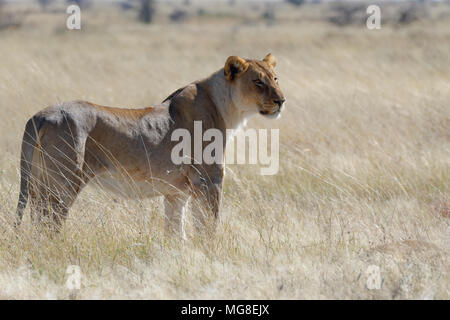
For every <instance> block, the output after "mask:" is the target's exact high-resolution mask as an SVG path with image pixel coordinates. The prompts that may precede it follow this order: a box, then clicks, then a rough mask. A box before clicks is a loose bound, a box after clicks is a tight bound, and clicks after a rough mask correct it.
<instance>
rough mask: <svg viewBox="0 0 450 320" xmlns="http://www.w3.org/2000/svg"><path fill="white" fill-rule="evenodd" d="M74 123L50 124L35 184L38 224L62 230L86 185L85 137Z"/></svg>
mask: <svg viewBox="0 0 450 320" xmlns="http://www.w3.org/2000/svg"><path fill="white" fill-rule="evenodd" d="M76 129H77V128H76V126H75V125H74V124H73V123H71V122H70V121H63V122H62V123H61V124H51V123H50V124H48V125H47V127H46V130H45V134H43V136H42V137H41V141H40V150H41V152H40V161H39V163H40V168H39V175H38V177H37V179H36V182H35V184H34V185H35V186H36V187H35V189H37V190H38V192H37V195H36V196H35V197H34V202H35V205H34V207H35V212H36V214H37V216H36V217H35V221H36V222H37V223H38V224H42V223H44V224H45V225H49V226H51V227H52V229H54V230H55V231H59V230H60V228H61V226H62V223H63V222H64V221H65V219H66V217H67V214H68V211H69V209H70V207H71V206H72V204H73V202H74V201H75V199H76V197H77V196H78V194H79V193H80V191H81V189H82V188H83V186H84V185H85V182H86V181H85V179H84V176H83V171H82V170H83V164H84V149H85V138H84V137H83V136H82V135H81V134H80V133H79V132H78V131H77V130H76Z"/></svg>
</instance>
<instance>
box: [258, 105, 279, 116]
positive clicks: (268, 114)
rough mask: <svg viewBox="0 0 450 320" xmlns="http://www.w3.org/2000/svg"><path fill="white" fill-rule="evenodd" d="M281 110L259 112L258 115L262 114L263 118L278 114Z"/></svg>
mask: <svg viewBox="0 0 450 320" xmlns="http://www.w3.org/2000/svg"><path fill="white" fill-rule="evenodd" d="M280 111H281V108H279V107H278V108H276V109H275V110H270V111H269V110H259V113H260V114H262V115H263V116H272V115H274V114H277V113H280Z"/></svg>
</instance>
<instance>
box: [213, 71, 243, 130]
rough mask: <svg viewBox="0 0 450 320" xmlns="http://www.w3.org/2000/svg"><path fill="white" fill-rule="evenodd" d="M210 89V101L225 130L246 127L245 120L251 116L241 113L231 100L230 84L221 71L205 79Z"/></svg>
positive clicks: (240, 109)
mask: <svg viewBox="0 0 450 320" xmlns="http://www.w3.org/2000/svg"><path fill="white" fill-rule="evenodd" d="M206 82H208V85H209V87H210V89H211V99H212V100H213V102H214V104H215V105H216V107H217V109H218V110H219V113H220V115H221V116H222V118H223V120H224V122H225V126H226V128H227V129H231V130H238V129H239V128H242V127H244V126H245V125H246V123H247V119H248V118H249V117H251V116H252V114H251V113H249V112H244V111H242V108H239V107H238V106H236V105H235V104H234V102H233V99H232V88H231V84H230V83H229V82H228V81H227V80H226V79H225V75H224V73H223V69H221V70H219V71H217V72H215V73H214V74H212V75H211V76H210V77H209V78H208V79H206Z"/></svg>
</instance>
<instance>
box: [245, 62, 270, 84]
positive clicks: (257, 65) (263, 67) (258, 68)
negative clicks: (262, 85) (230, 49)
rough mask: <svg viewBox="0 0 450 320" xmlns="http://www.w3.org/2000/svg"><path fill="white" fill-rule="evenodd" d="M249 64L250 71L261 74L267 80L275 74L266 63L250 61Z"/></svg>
mask: <svg viewBox="0 0 450 320" xmlns="http://www.w3.org/2000/svg"><path fill="white" fill-rule="evenodd" d="M249 63H250V66H251V69H252V70H254V72H256V73H259V74H263V75H265V76H267V77H268V78H269V79H274V78H275V72H274V71H273V69H272V68H271V67H270V66H269V65H268V64H267V63H266V62H264V61H256V60H250V61H249Z"/></svg>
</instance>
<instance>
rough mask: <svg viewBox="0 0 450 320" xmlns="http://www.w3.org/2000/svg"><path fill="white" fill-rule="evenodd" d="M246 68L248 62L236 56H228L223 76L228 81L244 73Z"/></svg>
mask: <svg viewBox="0 0 450 320" xmlns="http://www.w3.org/2000/svg"><path fill="white" fill-rule="evenodd" d="M247 68H248V62H247V61H245V60H244V59H242V58H241V57H238V56H231V57H228V59H227V62H225V68H224V72H225V77H226V78H227V80H228V81H233V80H234V79H236V78H237V77H239V76H240V75H241V74H242V73H244V72H245V71H246V70H247Z"/></svg>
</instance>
